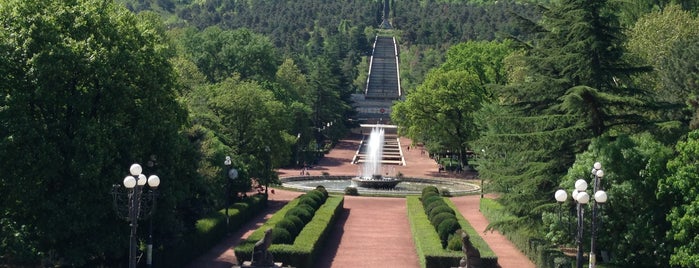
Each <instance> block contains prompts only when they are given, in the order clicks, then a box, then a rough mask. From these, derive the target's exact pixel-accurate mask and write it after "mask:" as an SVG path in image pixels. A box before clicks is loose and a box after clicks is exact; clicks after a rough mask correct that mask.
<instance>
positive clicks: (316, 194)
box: [304, 190, 328, 204]
mask: <svg viewBox="0 0 699 268" xmlns="http://www.w3.org/2000/svg"><path fill="white" fill-rule="evenodd" d="M304 196H308V197H309V198H313V199H314V200H316V201H318V203H320V204H323V203H325V199H327V198H328V197H327V196H325V194H323V192H321V191H318V190H313V191H310V192H308V193H306V194H304Z"/></svg>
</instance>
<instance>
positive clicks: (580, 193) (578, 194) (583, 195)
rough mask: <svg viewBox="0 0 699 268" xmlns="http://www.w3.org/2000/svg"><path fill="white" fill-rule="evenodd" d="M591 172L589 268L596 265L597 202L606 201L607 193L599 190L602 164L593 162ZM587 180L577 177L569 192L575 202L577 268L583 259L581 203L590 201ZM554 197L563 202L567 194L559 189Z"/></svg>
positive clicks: (602, 172) (580, 265) (582, 213)
mask: <svg viewBox="0 0 699 268" xmlns="http://www.w3.org/2000/svg"><path fill="white" fill-rule="evenodd" d="M592 172H593V177H594V178H593V179H594V181H593V191H594V192H595V194H594V198H593V200H592V204H593V205H592V227H591V231H590V235H591V237H592V238H591V242H590V268H594V267H595V265H596V258H595V235H596V232H595V231H596V230H595V229H596V225H595V222H596V221H597V203H600V204H603V203H605V202H607V193H606V192H605V191H603V190H599V189H598V188H599V179H601V178H602V177H603V176H604V171H602V164H600V163H599V162H595V164H594V167H593V169H592ZM586 190H587V182H586V181H585V180H583V179H579V180H577V181H575V190H573V192H572V193H571V196H572V197H573V200H574V201H575V203H576V209H577V218H578V230H577V234H576V237H575V242H576V244H577V246H578V251H577V254H576V258H575V260H576V267H577V268H582V261H583V260H582V259H583V255H582V254H583V246H582V239H583V216H584V207H583V205H585V204H587V203H588V202H590V195H589V194H587V192H586ZM554 197H555V198H556V201H558V202H560V203H563V202H565V201H566V199H567V198H568V194H567V193H566V191H565V190H563V189H560V190H558V191H556V193H555V194H554Z"/></svg>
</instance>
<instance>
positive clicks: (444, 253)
mask: <svg viewBox="0 0 699 268" xmlns="http://www.w3.org/2000/svg"><path fill="white" fill-rule="evenodd" d="M406 199H407V202H408V218H409V220H410V229H411V232H412V235H413V239H414V240H415V247H416V250H417V253H418V258H419V260H420V266H421V267H428V268H432V267H434V268H437V267H457V266H459V260H461V258H462V257H463V252H461V251H452V250H447V249H444V248H443V247H442V242H441V241H440V239H439V235H438V234H437V231H436V230H435V228H434V227H433V226H432V224H431V223H430V221H429V220H428V219H427V214H425V210H424V208H423V206H422V204H421V202H420V199H419V197H417V196H409V197H407V198H406ZM444 202H445V203H446V204H447V205H448V206H450V207H451V208H452V209H453V210H454V211H455V212H456V219H457V221H458V223H459V225H460V226H461V229H462V230H463V231H465V232H467V233H468V235H469V236H470V237H471V242H472V243H473V245H474V246H475V247H476V248H478V250H479V251H480V253H481V258H482V259H483V264H484V267H499V266H498V264H497V260H498V258H497V256H496V255H495V253H494V252H493V251H492V250H491V249H490V247H489V246H488V244H486V243H485V241H484V240H483V239H482V238H481V237H480V235H479V234H478V232H476V230H475V229H473V227H471V225H470V224H469V223H468V222H467V221H466V219H465V218H464V217H463V216H462V215H461V213H458V211H457V210H456V208H455V207H454V204H453V203H452V202H451V200H449V199H445V200H444Z"/></svg>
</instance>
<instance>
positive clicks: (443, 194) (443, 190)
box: [441, 187, 451, 196]
mask: <svg viewBox="0 0 699 268" xmlns="http://www.w3.org/2000/svg"><path fill="white" fill-rule="evenodd" d="M441 194H442V196H451V192H450V191H449V188H446V187H444V188H442V192H441Z"/></svg>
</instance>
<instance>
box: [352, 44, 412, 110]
mask: <svg viewBox="0 0 699 268" xmlns="http://www.w3.org/2000/svg"><path fill="white" fill-rule="evenodd" d="M401 95H402V93H401V88H400V74H399V72H398V51H397V48H396V44H395V39H394V38H393V37H391V36H376V40H375V41H374V51H373V53H372V56H371V60H370V65H369V77H368V79H367V83H366V87H365V89H364V94H353V95H352V102H353V106H354V108H355V110H356V111H357V120H358V121H360V122H363V123H388V122H389V121H390V119H391V106H393V102H394V101H396V100H399V99H400V98H401Z"/></svg>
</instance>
